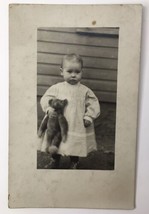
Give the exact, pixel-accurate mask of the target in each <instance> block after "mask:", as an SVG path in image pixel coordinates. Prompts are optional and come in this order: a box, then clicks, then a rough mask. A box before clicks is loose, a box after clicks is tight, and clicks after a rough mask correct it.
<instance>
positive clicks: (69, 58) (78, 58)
mask: <svg viewBox="0 0 149 214" xmlns="http://www.w3.org/2000/svg"><path fill="white" fill-rule="evenodd" d="M72 60H75V61H76V62H78V63H80V64H81V68H83V59H82V58H81V56H79V55H78V54H75V53H72V54H67V55H65V56H64V57H63V59H62V63H61V68H63V65H64V62H65V61H72Z"/></svg>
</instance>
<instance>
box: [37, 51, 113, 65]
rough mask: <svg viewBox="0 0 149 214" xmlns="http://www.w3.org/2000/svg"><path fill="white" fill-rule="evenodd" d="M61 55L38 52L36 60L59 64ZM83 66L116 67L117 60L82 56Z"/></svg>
mask: <svg viewBox="0 0 149 214" xmlns="http://www.w3.org/2000/svg"><path fill="white" fill-rule="evenodd" d="M62 58H63V55H56V54H46V53H38V54H37V62H38V63H42V64H44V63H45V64H55V65H61V61H62ZM83 64H84V67H87V68H104V69H117V60H115V59H102V58H90V57H83Z"/></svg>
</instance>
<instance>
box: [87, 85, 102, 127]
mask: <svg viewBox="0 0 149 214" xmlns="http://www.w3.org/2000/svg"><path fill="white" fill-rule="evenodd" d="M85 107H86V112H85V115H84V125H85V127H88V126H89V125H90V124H91V123H92V122H93V120H94V119H96V118H97V117H98V116H99V115H100V105H99V101H98V98H97V97H96V96H95V94H94V93H93V92H92V91H91V90H90V89H89V90H88V91H87V94H86V100H85Z"/></svg>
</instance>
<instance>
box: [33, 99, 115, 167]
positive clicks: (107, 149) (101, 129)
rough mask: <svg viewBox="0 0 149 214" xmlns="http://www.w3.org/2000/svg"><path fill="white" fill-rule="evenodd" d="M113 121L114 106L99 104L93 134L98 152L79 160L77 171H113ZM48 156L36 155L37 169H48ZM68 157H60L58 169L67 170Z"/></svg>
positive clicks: (39, 153)
mask: <svg viewBox="0 0 149 214" xmlns="http://www.w3.org/2000/svg"><path fill="white" fill-rule="evenodd" d="M115 121H116V105H115V104H113V103H101V115H100V116H99V118H98V119H96V121H95V133H96V140H97V147H98V150H97V151H95V152H91V153H90V154H89V155H88V157H86V158H80V163H79V169H86V170H87V169H94V170H96V169H98V170H113V169H114V159H115ZM49 163H50V156H49V155H48V154H43V153H41V152H38V153H37V168H38V169H50V165H49ZM69 165H70V160H69V157H62V158H61V162H60V169H69Z"/></svg>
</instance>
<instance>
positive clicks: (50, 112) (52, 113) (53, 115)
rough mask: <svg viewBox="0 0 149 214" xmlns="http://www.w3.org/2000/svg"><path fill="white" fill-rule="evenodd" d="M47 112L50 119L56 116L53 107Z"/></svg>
mask: <svg viewBox="0 0 149 214" xmlns="http://www.w3.org/2000/svg"><path fill="white" fill-rule="evenodd" d="M47 113H48V116H49V118H50V119H51V118H56V117H57V113H56V112H55V111H54V109H53V110H52V111H51V110H50V111H48V112H47Z"/></svg>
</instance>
